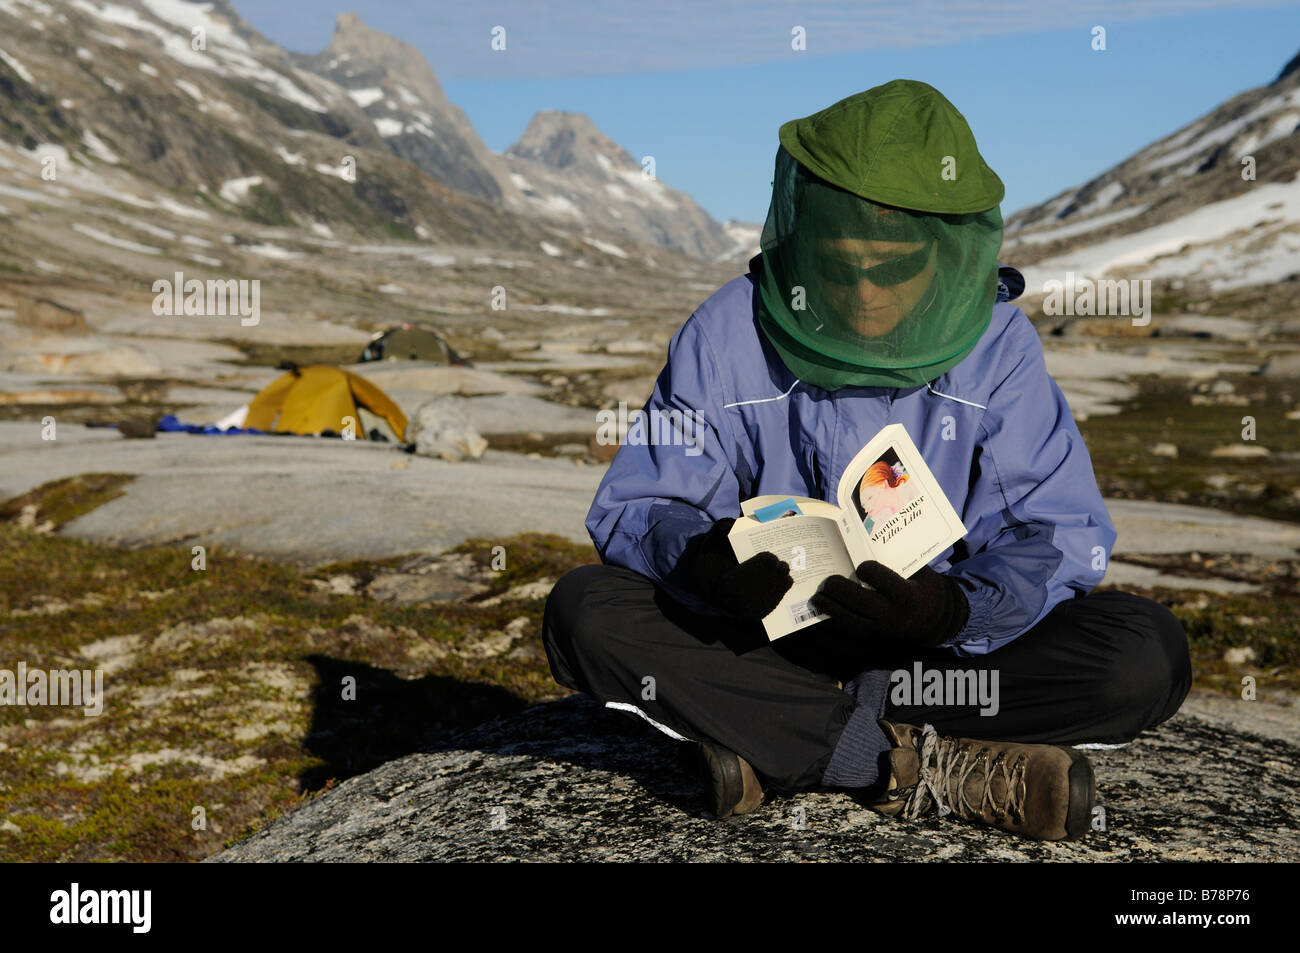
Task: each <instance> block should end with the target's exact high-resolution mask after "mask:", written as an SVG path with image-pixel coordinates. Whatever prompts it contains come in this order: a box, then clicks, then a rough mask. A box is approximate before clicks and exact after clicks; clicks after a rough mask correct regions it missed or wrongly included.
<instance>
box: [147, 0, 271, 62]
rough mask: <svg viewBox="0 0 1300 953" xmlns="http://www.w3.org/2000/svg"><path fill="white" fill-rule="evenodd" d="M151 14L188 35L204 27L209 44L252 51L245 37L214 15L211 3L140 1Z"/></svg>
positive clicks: (171, 0)
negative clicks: (196, 28)
mask: <svg viewBox="0 0 1300 953" xmlns="http://www.w3.org/2000/svg"><path fill="white" fill-rule="evenodd" d="M140 2H141V3H143V4H144V6H145V7H147V8H148V10H149V12H150V13H152V14H153V15H154V16H156V17H157V18H158V19H159V20H162V21H163V22H164V23H170V24H171V25H172V26H176V27H180V28H181V29H182V30H183V31H184V32H185V33H186V34H192V31H193V30H194V28H195V27H202V28H203V33H204V36H205V38H206V39H207V41H208V43H209V44H212V43H217V44H220V45H221V46H229V47H232V48H234V49H237V50H245V51H248V50H249V49H250V47H249V45H248V43H247V42H245V41H244V39H243V37H241V36H239V34H237V33H236V32H235V31H234V29H233V27H232V26H231V25H230V23H228V22H227V21H226V20H225V19H224V18H222V17H219V16H217V17H214V16H213V15H212V7H213V4H211V3H187V2H185V0H140Z"/></svg>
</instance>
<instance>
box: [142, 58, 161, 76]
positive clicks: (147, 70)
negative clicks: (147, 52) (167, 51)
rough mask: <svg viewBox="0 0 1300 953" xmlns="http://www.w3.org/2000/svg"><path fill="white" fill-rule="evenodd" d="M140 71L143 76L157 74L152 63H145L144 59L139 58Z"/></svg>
mask: <svg viewBox="0 0 1300 953" xmlns="http://www.w3.org/2000/svg"><path fill="white" fill-rule="evenodd" d="M140 72H141V73H144V75H145V76H157V75H158V70H157V68H155V67H154V66H153V65H152V64H150V63H146V62H144V60H141V61H140Z"/></svg>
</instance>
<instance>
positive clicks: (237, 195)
mask: <svg viewBox="0 0 1300 953" xmlns="http://www.w3.org/2000/svg"><path fill="white" fill-rule="evenodd" d="M261 184H262V177H261V176H260V175H246V176H244V177H242V178H238V179H230V180H228V181H226V182H223V183H221V188H220V189H218V190H217V194H218V195H220V196H221V197H222V198H223V199H225V200H226V201H227V202H230V203H232V204H236V205H237V204H239V203H241V202H247V201H248V190H249V189H251V188H253V186H255V185H261Z"/></svg>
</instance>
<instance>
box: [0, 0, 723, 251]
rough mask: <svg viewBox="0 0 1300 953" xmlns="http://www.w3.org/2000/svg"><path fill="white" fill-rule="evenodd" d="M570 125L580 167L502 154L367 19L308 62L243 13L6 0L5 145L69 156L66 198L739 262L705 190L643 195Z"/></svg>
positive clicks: (391, 233) (2, 63)
mask: <svg viewBox="0 0 1300 953" xmlns="http://www.w3.org/2000/svg"><path fill="white" fill-rule="evenodd" d="M549 115H550V114H540V115H539V117H538V118H537V119H535V120H534V121H533V123H532V124H530V127H529V129H530V130H533V129H534V128H535V127H537V128H541V127H551V126H553V122H552V120H551V119H549V118H547V117H548V116H549ZM564 124H565V125H572V126H574V127H575V128H576V127H578V126H581V127H583V128H584V135H583V136H581V137H578V138H577V139H575V140H574V141H575V143H577V148H578V151H577V152H575V154H574V160H575V161H573V162H570V163H568V164H567V165H566V166H564V167H557V166H556V165H555V164H554V163H552V162H549V161H548V160H547V159H546V158H545V157H543V158H538V159H528V158H524V157H522V156H520V155H515V154H511V155H497V154H495V153H493V152H492V151H491V150H489V149H488V148H487V147H486V146H485V145H484V143H483V142H482V141H481V140H480V139H479V137H478V134H477V133H476V132H475V130H474V128H473V126H472V125H471V124H470V122H469V120H468V119H467V118H466V117H465V115H464V113H463V112H461V111H460V110H459V109H458V108H456V107H455V106H454V105H453V104H451V103H450V102H449V101H448V100H447V98H446V95H445V94H444V93H443V91H442V88H441V85H440V84H439V83H438V80H437V77H436V75H435V74H434V72H433V70H432V68H431V67H430V66H429V64H428V63H427V62H425V60H424V58H423V57H422V56H421V55H420V53H419V52H418V51H417V50H416V49H415V48H414V47H412V46H410V45H409V44H407V43H404V42H402V41H399V40H396V39H394V38H392V37H389V36H386V35H384V34H382V33H379V32H377V31H375V30H371V29H370V28H369V27H367V26H366V25H365V24H364V23H362V22H361V20H360V19H359V18H358V17H356V16H355V15H353V14H344V15H343V16H341V17H340V18H339V20H338V23H337V27H336V31H335V35H334V38H333V40H332V41H331V43H330V45H329V47H328V48H327V49H326V50H325V51H324V52H322V53H320V54H318V55H316V56H299V55H294V54H291V53H289V52H287V51H286V50H284V49H282V48H281V47H279V46H278V45H276V44H274V43H272V42H270V41H269V40H267V39H266V38H265V37H263V36H261V35H260V34H259V33H258V32H257V31H256V30H254V29H253V28H252V27H251V26H250V25H249V24H247V23H246V22H245V21H244V20H243V19H242V18H241V17H240V16H239V14H238V13H237V12H236V11H235V10H234V9H233V8H232V7H231V6H230V4H229V3H228V2H227V0H210V2H204V3H190V2H187V0H57V2H47V0H0V143H4V142H7V143H9V144H10V145H11V146H15V147H18V148H20V149H23V150H27V151H29V152H30V151H31V150H35V149H37V148H38V147H40V148H41V149H44V150H46V151H47V152H51V151H52V152H53V153H57V156H56V159H55V161H56V162H61V161H63V159H66V164H68V166H69V168H68V170H67V173H66V177H65V178H63V179H61V180H60V181H61V182H63V183H65V185H59V186H57V187H67V185H66V184H70V183H72V182H74V181H75V182H77V183H79V187H81V188H82V189H83V190H84V189H86V188H91V187H92V186H91V185H90V184H89V183H91V182H92V180H93V181H94V182H95V183H97V186H95V187H98V188H99V189H100V190H101V192H102V193H103V194H105V195H118V196H120V195H136V196H137V197H138V198H139V200H140V201H143V202H149V203H155V204H156V201H158V200H155V199H154V198H152V197H150V195H151V193H152V192H154V191H156V190H158V189H162V190H164V191H165V192H166V193H167V194H166V196H165V198H164V199H161V200H162V201H168V202H173V203H179V204H181V205H193V204H194V203H197V207H198V211H199V212H205V211H207V212H213V211H215V212H218V213H226V214H236V215H241V216H243V217H245V218H247V219H250V220H251V221H254V222H257V223H260V224H263V225H270V226H298V227H304V228H313V227H317V226H318V227H319V228H321V229H325V230H339V229H346V230H351V231H355V232H358V233H361V234H364V235H370V236H372V237H383V238H388V237H399V238H406V239H409V240H420V239H423V240H428V241H451V242H460V243H463V242H472V241H475V240H478V239H485V240H486V239H491V240H498V239H499V238H500V237H501V236H517V237H518V238H520V239H521V240H523V241H524V242H525V243H526V244H528V245H530V246H531V247H533V248H536V247H538V243H539V242H541V241H544V240H545V241H548V243H549V244H551V245H552V246H554V245H555V240H554V237H553V236H554V235H555V229H557V228H558V229H559V230H560V232H561V233H563V234H564V235H565V236H568V237H571V238H573V239H574V240H576V241H578V242H582V241H584V240H587V239H590V240H591V241H596V242H601V243H603V244H605V245H607V246H609V247H617V246H618V243H620V242H622V243H623V244H627V243H629V242H630V243H633V244H634V245H635V244H645V245H652V246H659V247H662V248H666V249H670V250H674V251H680V252H683V253H685V254H689V255H693V256H696V257H699V258H703V259H707V260H716V259H717V258H718V257H719V256H722V255H725V253H727V252H729V251H730V250H731V248H732V245H733V243H732V242H731V240H730V239H729V238H728V237H727V235H726V234H725V232H724V231H723V228H722V226H721V225H719V224H718V223H717V222H715V221H714V220H713V219H712V218H710V217H709V216H708V215H707V214H706V213H705V212H704V211H703V210H702V209H700V208H699V206H698V205H696V203H695V202H694V201H693V200H691V199H690V197H689V196H686V195H684V194H683V193H681V192H677V191H675V190H673V189H671V188H668V187H667V186H665V185H663V183H661V182H659V181H658V180H654V179H648V178H645V177H641V178H640V179H637V180H635V181H633V179H632V178H631V177H630V176H628V175H627V171H628V169H627V164H628V163H629V162H632V160H631V159H630V157H628V156H626V153H624V152H623V151H622V150H621V149H619V147H617V146H615V145H614V144H613V143H611V142H609V140H608V139H606V138H605V137H603V136H602V135H601V134H600V133H599V131H598V130H596V129H595V127H594V125H592V124H591V123H590V120H587V119H586V117H566V119H565V120H564ZM529 135H530V133H525V138H524V139H521V140H520V142H521V143H524V142H526V141H527V140H528V137H529ZM597 140H599V141H600V146H599V151H597V152H582V150H583V149H585V148H586V147H587V146H588V145H589V144H590V143H591V142H595V141H597ZM611 155H613V156H615V161H616V162H617V168H615V169H614V170H613V171H610V170H608V169H606V168H605V163H606V162H608V161H609V157H610V156H611ZM60 157H62V159H61V158H60ZM632 165H633V167H635V168H637V173H638V175H639V171H640V170H639V167H636V166H635V163H632ZM519 182H525V183H527V185H526V187H524V186H520V185H519V184H518V183H519ZM620 190H621V192H622V194H619V192H620ZM47 191H48V190H47ZM521 223H523V224H521ZM611 238H612V239H613V241H611ZM587 244H589V245H590V242H587Z"/></svg>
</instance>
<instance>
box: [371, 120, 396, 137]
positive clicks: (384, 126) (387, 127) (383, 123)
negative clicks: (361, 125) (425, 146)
mask: <svg viewBox="0 0 1300 953" xmlns="http://www.w3.org/2000/svg"><path fill="white" fill-rule="evenodd" d="M375 128H376V129H378V130H379V134H380V135H381V136H383V137H384V138H385V139H388V138H390V137H391V136H400V135H401V134H402V121H401V120H400V119H388V118H387V117H384V118H380V119H376V120H375Z"/></svg>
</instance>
